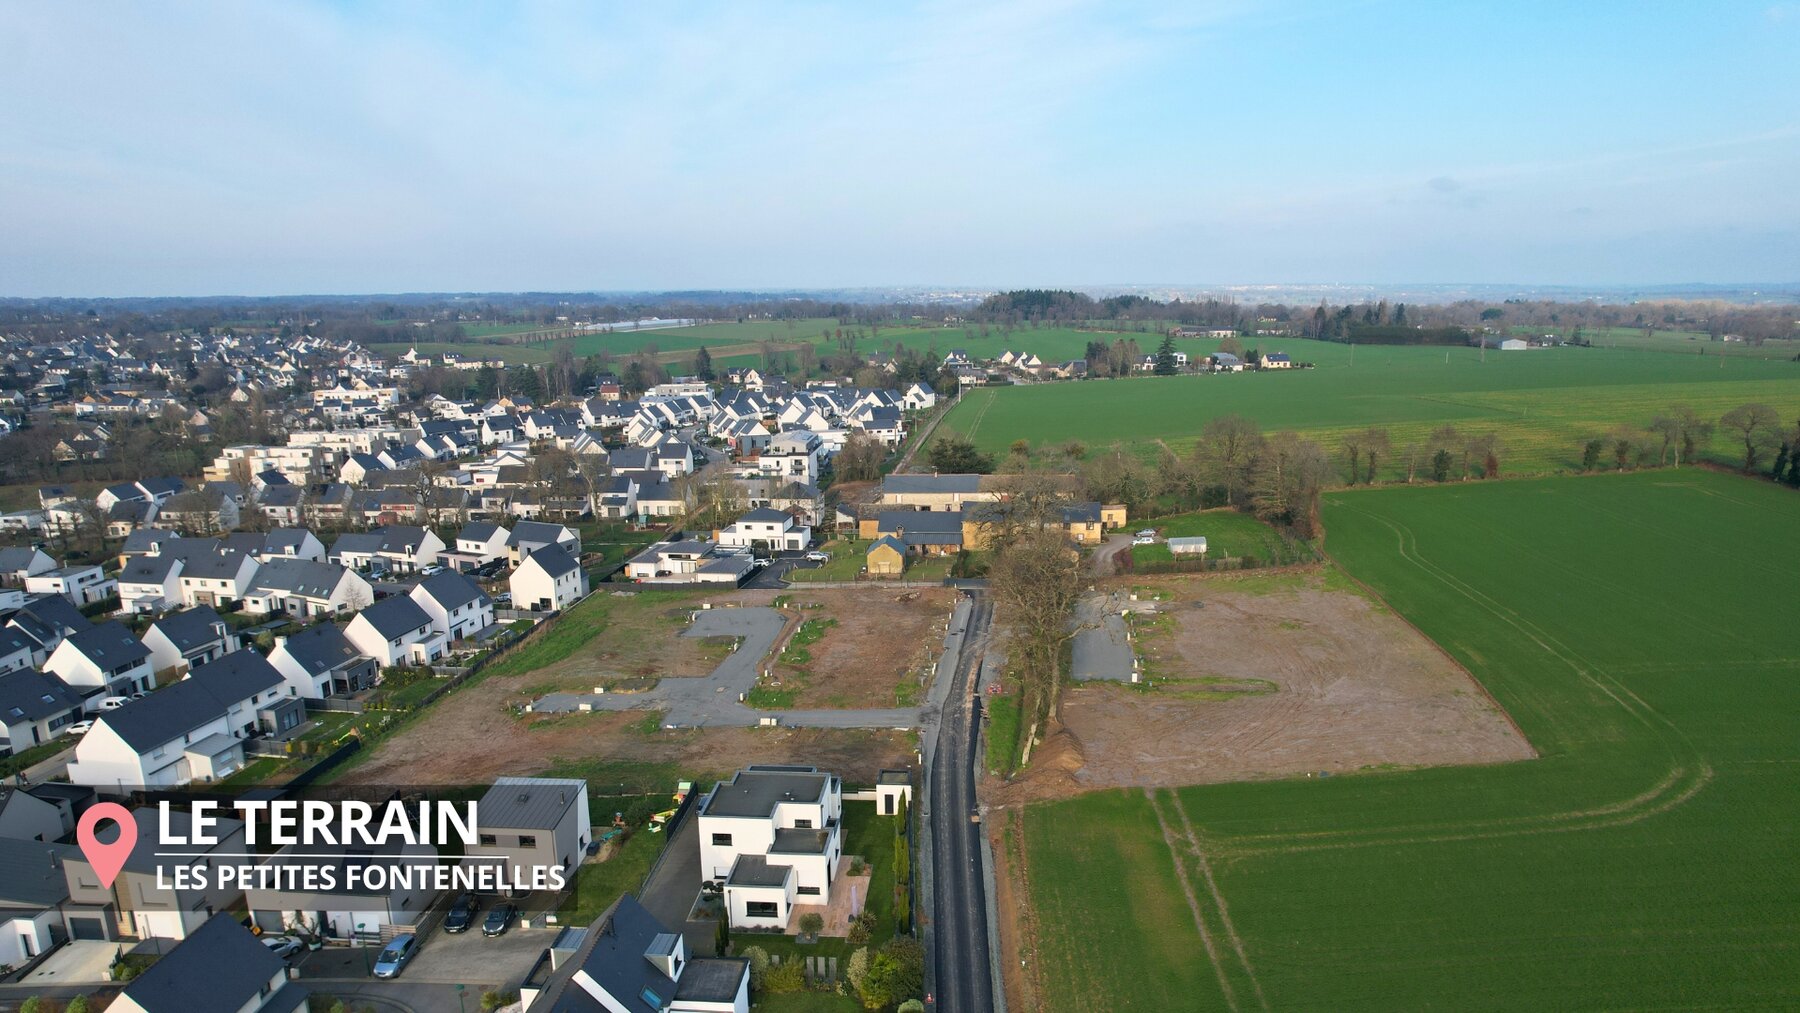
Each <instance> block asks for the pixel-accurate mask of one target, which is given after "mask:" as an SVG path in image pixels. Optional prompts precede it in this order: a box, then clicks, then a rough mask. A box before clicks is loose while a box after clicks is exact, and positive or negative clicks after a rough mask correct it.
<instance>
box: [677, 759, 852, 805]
mask: <svg viewBox="0 0 1800 1013" xmlns="http://www.w3.org/2000/svg"><path fill="white" fill-rule="evenodd" d="M830 783H831V775H830V774H826V773H822V772H820V771H818V770H817V769H815V768H812V767H783V768H771V767H765V768H762V769H758V768H755V767H751V768H748V769H745V770H740V771H738V772H737V773H736V774H735V775H733V776H732V778H731V780H729V781H721V782H719V784H718V786H717V787H715V788H714V789H713V790H712V794H711V795H708V796H707V797H706V801H705V802H703V803H702V804H701V808H700V812H701V814H702V815H705V816H742V817H766V816H768V815H769V814H771V813H773V812H774V811H775V807H776V806H777V805H779V804H781V803H783V802H816V801H820V800H821V799H823V798H824V797H825V792H826V789H827V787H828V786H829V785H830Z"/></svg>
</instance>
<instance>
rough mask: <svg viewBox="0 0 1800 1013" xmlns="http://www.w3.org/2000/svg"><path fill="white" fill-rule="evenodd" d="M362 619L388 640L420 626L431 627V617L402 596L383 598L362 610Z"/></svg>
mask: <svg viewBox="0 0 1800 1013" xmlns="http://www.w3.org/2000/svg"><path fill="white" fill-rule="evenodd" d="M362 618H363V619H364V620H365V621H367V622H368V624H369V625H370V626H373V627H374V628H375V632H377V633H379V634H381V635H382V636H384V637H386V638H388V639H389V640H392V639H394V638H395V637H398V636H400V635H401V634H404V633H410V632H412V631H413V630H416V629H418V628H419V627H421V626H430V625H431V617H430V616H428V615H426V614H425V610H424V609H422V608H420V607H419V603H418V602H416V601H413V600H412V599H411V598H408V597H407V596H405V595H403V594H397V595H395V596H393V597H392V598H383V599H382V600H380V601H378V602H376V603H375V604H373V605H370V606H369V607H368V608H366V609H363V610H362Z"/></svg>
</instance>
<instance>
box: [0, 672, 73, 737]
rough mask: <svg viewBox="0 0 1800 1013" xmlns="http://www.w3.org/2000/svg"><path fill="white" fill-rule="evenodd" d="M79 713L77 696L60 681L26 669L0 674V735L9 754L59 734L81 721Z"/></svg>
mask: <svg viewBox="0 0 1800 1013" xmlns="http://www.w3.org/2000/svg"><path fill="white" fill-rule="evenodd" d="M81 710H82V700H81V694H80V693H77V692H76V691H75V690H73V689H71V688H69V687H68V686H67V685H65V684H64V683H63V681H62V680H61V679H58V678H56V677H54V676H49V675H45V674H44V673H42V672H39V671H35V670H33V669H29V668H23V669H18V670H16V671H12V672H8V673H6V674H5V675H0V732H4V733H5V735H6V743H5V745H6V748H7V749H8V750H9V751H11V752H14V753H22V752H24V751H25V750H27V749H30V748H31V747H33V746H37V745H42V744H43V743H45V742H49V741H50V740H52V739H54V738H56V737H57V736H60V735H62V734H63V732H64V730H65V729H67V728H68V727H69V726H70V725H72V724H74V723H75V722H77V721H80V720H81Z"/></svg>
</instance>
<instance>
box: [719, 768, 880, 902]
mask: <svg viewBox="0 0 1800 1013" xmlns="http://www.w3.org/2000/svg"><path fill="white" fill-rule="evenodd" d="M843 809H844V784H843V782H842V781H841V780H839V779H838V778H837V777H836V776H835V775H832V774H827V773H824V772H823V771H820V770H819V769H818V768H816V767H800V766H778V765H758V766H751V767H746V768H744V769H743V770H740V771H738V772H737V774H736V775H735V776H733V777H732V779H731V780H729V781H721V782H719V784H718V785H716V786H714V788H713V790H712V791H711V792H710V793H708V794H707V796H706V797H705V798H703V799H701V800H700V805H699V808H698V810H697V812H696V816H697V817H698V820H699V827H700V875H701V876H703V877H705V878H707V879H711V880H722V881H723V882H724V884H725V906H726V910H727V912H728V914H729V917H730V919H731V924H732V926H733V927H734V928H747V929H748V928H760V929H782V928H786V926H787V924H788V918H789V916H790V915H791V914H792V913H793V909H794V905H796V904H829V903H830V902H831V885H832V882H833V880H835V879H836V878H837V873H838V866H839V864H840V863H841V861H842V859H843V843H844V842H843Z"/></svg>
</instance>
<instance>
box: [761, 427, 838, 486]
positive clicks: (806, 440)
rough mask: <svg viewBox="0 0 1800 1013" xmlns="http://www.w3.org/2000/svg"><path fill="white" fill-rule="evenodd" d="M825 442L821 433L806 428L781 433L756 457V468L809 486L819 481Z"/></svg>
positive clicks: (766, 473)
mask: <svg viewBox="0 0 1800 1013" xmlns="http://www.w3.org/2000/svg"><path fill="white" fill-rule="evenodd" d="M824 448H825V443H824V441H823V440H821V439H820V438H819V434H818V433H814V432H809V431H807V430H803V429H796V430H790V431H788V432H785V433H778V434H776V435H775V437H774V438H773V439H771V440H769V446H768V447H767V448H766V449H765V450H763V452H762V453H761V454H759V455H758V456H757V458H756V470H757V471H760V472H762V473H763V474H765V475H778V476H780V477H782V478H783V479H787V480H790V481H794V482H804V483H806V484H807V485H817V484H819V471H820V466H821V464H822V462H823V458H824Z"/></svg>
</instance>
